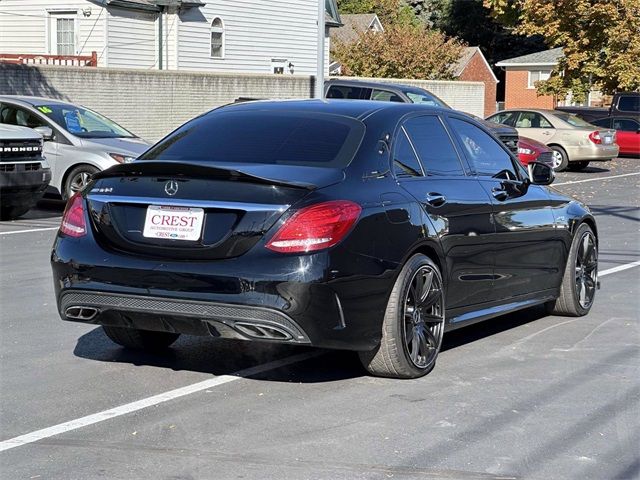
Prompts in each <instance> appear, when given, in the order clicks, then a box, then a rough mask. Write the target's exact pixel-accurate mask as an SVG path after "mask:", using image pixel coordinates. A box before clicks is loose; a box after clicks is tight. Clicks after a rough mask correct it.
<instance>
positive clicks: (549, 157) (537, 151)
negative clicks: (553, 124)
mask: <svg viewBox="0 0 640 480" xmlns="http://www.w3.org/2000/svg"><path fill="white" fill-rule="evenodd" d="M518 160H520V163H522V165H524V166H527V165H529V164H530V163H531V162H541V163H544V164H546V165H549V166H550V167H553V150H551V149H550V148H549V147H547V146H546V145H545V144H544V143H542V142H538V141H537V140H534V139H533V138H527V137H520V138H519V139H518Z"/></svg>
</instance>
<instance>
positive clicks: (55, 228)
mask: <svg viewBox="0 0 640 480" xmlns="http://www.w3.org/2000/svg"><path fill="white" fill-rule="evenodd" d="M58 228H60V227H46V228H31V229H29V230H13V231H12V232H0V235H14V234H16V233H31V232H47V231H49V230H58Z"/></svg>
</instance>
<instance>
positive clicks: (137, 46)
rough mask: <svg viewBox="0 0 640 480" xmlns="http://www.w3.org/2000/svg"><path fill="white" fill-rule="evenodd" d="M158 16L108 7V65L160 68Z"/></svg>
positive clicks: (115, 66)
mask: <svg viewBox="0 0 640 480" xmlns="http://www.w3.org/2000/svg"><path fill="white" fill-rule="evenodd" d="M156 19H157V15H156V14H154V13H147V12H140V11H135V10H126V9H122V8H111V7H110V8H109V17H108V26H107V32H108V33H107V37H108V47H107V48H108V51H107V57H108V65H107V66H108V67H113V68H142V69H144V68H148V69H151V68H158V65H157V41H156V40H157V28H158V24H157V20H156Z"/></svg>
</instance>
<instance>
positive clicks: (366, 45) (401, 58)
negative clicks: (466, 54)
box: [333, 23, 463, 80]
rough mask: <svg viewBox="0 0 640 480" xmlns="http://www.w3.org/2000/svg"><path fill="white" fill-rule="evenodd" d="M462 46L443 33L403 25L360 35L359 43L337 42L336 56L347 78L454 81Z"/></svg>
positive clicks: (419, 26) (394, 25)
mask: <svg viewBox="0 0 640 480" xmlns="http://www.w3.org/2000/svg"><path fill="white" fill-rule="evenodd" d="M462 47H463V44H462V43H461V42H460V41H458V40H457V39H452V38H447V37H446V36H445V35H444V34H443V33H441V32H438V31H435V30H428V29H426V28H425V27H424V26H421V25H413V24H402V23H400V24H391V25H387V26H385V30H384V32H378V33H374V32H368V31H365V32H360V33H359V35H358V39H357V41H356V42H355V43H341V42H337V44H336V45H335V46H334V48H333V55H334V57H335V58H336V60H338V61H339V62H340V63H341V64H342V71H343V73H344V74H345V75H355V76H364V77H386V78H414V79H435V80H451V79H452V78H453V65H454V64H455V62H456V61H457V60H458V59H459V58H460V55H461V54H462Z"/></svg>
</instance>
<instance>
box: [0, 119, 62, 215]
mask: <svg viewBox="0 0 640 480" xmlns="http://www.w3.org/2000/svg"><path fill="white" fill-rule="evenodd" d="M50 181H51V169H50V168H49V164H48V163H47V161H46V160H45V158H44V157H43V156H42V135H40V134H39V133H38V132H36V131H35V130H32V129H31V128H26V127H16V126H13V125H2V124H0V219H2V220H9V219H13V218H16V217H19V216H21V215H24V214H25V213H27V212H28V211H29V209H30V208H31V207H33V206H34V205H35V204H36V203H37V202H38V200H40V198H41V197H42V195H43V194H44V191H45V190H46V188H47V186H48V185H49V182H50Z"/></svg>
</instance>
